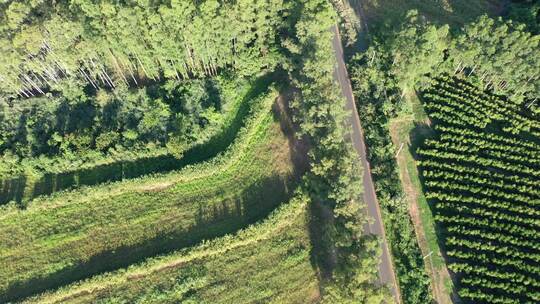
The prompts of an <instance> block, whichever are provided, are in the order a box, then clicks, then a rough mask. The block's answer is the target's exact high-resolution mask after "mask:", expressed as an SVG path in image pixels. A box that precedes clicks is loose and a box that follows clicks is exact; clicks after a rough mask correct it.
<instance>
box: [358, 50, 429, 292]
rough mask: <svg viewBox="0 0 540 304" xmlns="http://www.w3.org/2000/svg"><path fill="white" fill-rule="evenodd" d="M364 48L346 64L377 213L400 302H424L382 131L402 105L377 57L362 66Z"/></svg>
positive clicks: (421, 272) (422, 275)
mask: <svg viewBox="0 0 540 304" xmlns="http://www.w3.org/2000/svg"><path fill="white" fill-rule="evenodd" d="M370 51H374V49H370V50H368V52H366V55H365V56H364V57H363V58H356V59H355V60H356V61H353V62H352V64H351V65H352V73H351V75H352V80H353V87H354V90H355V92H354V93H355V97H356V100H357V102H358V103H357V107H358V113H359V115H360V119H361V121H362V127H363V129H364V132H365V138H366V145H367V146H368V150H367V152H368V158H369V162H370V165H371V174H372V177H373V181H374V183H375V191H376V193H377V198H378V201H379V203H380V206H381V211H382V213H383V219H384V225H385V231H386V237H387V238H388V242H389V245H390V250H391V253H392V256H393V258H394V264H395V266H396V272H397V277H398V280H399V285H400V289H401V294H402V299H403V302H404V303H430V302H431V300H432V299H431V293H430V290H429V278H428V276H427V274H426V272H425V266H424V261H423V260H422V253H421V251H420V248H419V247H418V243H417V240H416V235H415V232H414V227H413V225H412V223H411V219H410V217H409V212H408V203H407V201H406V200H405V198H404V193H403V189H402V186H401V181H400V179H399V175H398V171H397V163H396V160H395V153H396V151H395V148H394V147H393V144H392V141H391V138H390V133H389V130H388V121H389V119H390V118H392V117H395V115H396V114H397V112H398V111H399V110H400V108H401V107H402V106H403V104H402V101H401V99H400V98H399V90H398V89H397V87H396V82H395V81H394V80H393V79H392V78H390V77H387V78H385V77H384V76H383V75H384V69H383V68H382V66H381V61H380V60H374V61H373V62H372V63H370V64H368V63H369V60H370V59H369V57H368V56H369V54H370ZM379 54H381V53H379ZM382 54H384V53H382ZM362 62H364V63H363V64H362ZM382 62H384V61H382ZM368 77H369V78H368ZM367 79H369V80H367ZM387 97H388V98H389V99H386V98H387Z"/></svg>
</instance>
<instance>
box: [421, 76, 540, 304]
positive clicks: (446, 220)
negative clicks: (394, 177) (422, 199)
mask: <svg viewBox="0 0 540 304" xmlns="http://www.w3.org/2000/svg"><path fill="white" fill-rule="evenodd" d="M422 96H423V99H424V100H425V106H426V110H427V112H428V114H429V116H430V117H431V118H433V119H434V120H435V126H434V128H435V131H436V132H437V138H435V139H431V140H427V141H426V142H425V143H424V146H423V147H422V148H421V149H420V150H419V151H418V154H419V155H420V157H421V161H420V163H419V164H420V169H421V171H422V175H423V176H424V179H425V185H426V189H427V192H426V196H427V198H428V199H431V200H433V202H434V206H435V210H436V219H437V220H438V221H439V222H441V223H442V224H443V225H444V227H445V243H446V249H447V254H448V256H449V261H450V265H449V267H450V269H451V270H452V271H455V272H456V273H458V274H460V278H459V284H460V286H461V288H460V295H461V296H462V297H463V298H464V299H468V300H470V301H471V302H477V301H486V302H494V303H536V302H538V301H540V293H539V292H538V290H540V289H539V288H540V281H539V280H538V274H539V273H540V266H539V265H540V263H539V262H540V256H539V254H540V248H539V247H538V244H539V242H540V233H539V232H540V208H539V206H538V202H539V200H540V188H539V187H538V181H539V180H540V133H539V132H540V119H539V118H540V116H538V114H535V113H534V112H533V111H529V110H528V109H527V108H526V107H525V106H523V105H522V104H520V103H516V102H514V101H512V100H508V99H506V98H501V97H500V96H496V95H489V94H486V93H484V92H482V91H481V90H479V89H477V88H475V87H474V86H471V85H470V84H468V83H466V82H463V81H460V80H456V79H452V78H450V77H443V78H440V79H437V82H436V83H435V84H434V85H433V87H432V88H430V89H428V90H426V91H425V92H424V93H423V95H422ZM509 151H510V153H508V152H509Z"/></svg>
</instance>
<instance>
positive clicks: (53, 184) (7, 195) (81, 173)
mask: <svg viewBox="0 0 540 304" xmlns="http://www.w3.org/2000/svg"><path fill="white" fill-rule="evenodd" d="M273 78H274V74H272V73H270V74H267V75H264V76H261V77H259V78H257V79H255V80H251V81H249V82H248V83H249V84H246V85H244V86H241V87H240V88H239V93H238V94H237V95H236V96H227V97H226V98H227V99H228V100H229V102H228V103H227V105H228V106H229V109H228V110H227V111H226V113H224V114H222V116H223V117H221V121H219V122H218V124H219V125H220V126H221V127H220V128H219V132H214V133H209V132H206V134H202V135H201V139H199V140H196V141H195V142H193V143H191V144H190V145H189V146H188V147H187V149H186V150H185V152H184V153H183V155H182V157H181V158H180V159H178V158H176V157H175V156H173V155H171V154H170V153H169V152H168V151H167V149H166V148H162V149H158V150H156V151H153V152H149V153H147V154H146V155H136V156H135V157H134V158H133V157H132V156H127V157H126V156H118V155H117V156H115V157H109V158H107V159H105V160H103V161H101V162H98V163H94V162H92V163H89V164H87V163H85V162H81V164H80V165H79V166H78V168H77V170H58V171H51V170H50V168H49V169H48V170H44V171H43V172H41V170H37V168H35V169H34V170H32V171H31V172H30V171H29V172H26V173H24V174H21V175H18V176H2V177H1V179H0V186H1V187H0V194H1V195H0V204H5V203H8V202H10V201H14V202H17V203H21V202H27V201H29V200H31V199H33V198H36V197H38V196H41V195H50V194H52V193H55V192H59V191H62V190H67V189H74V188H80V187H84V186H94V185H98V184H102V183H107V182H114V181H121V180H125V179H132V178H138V177H142V176H145V175H149V174H156V173H165V172H169V171H173V170H179V169H181V168H183V167H185V166H187V165H189V164H194V163H197V162H201V161H204V160H207V159H210V158H212V157H214V156H216V155H217V154H218V153H219V152H221V151H224V150H226V149H227V147H228V146H229V145H231V143H232V142H233V140H234V138H235V135H236V133H237V132H238V131H239V130H240V128H241V127H242V124H243V122H244V120H245V117H246V115H247V114H248V112H249V109H250V106H251V101H252V100H254V99H256V97H257V96H260V95H261V94H262V93H264V91H265V90H266V89H267V88H268V86H269V85H270V83H271V82H272V81H273ZM230 85H231V84H229V86H230ZM34 171H36V172H34ZM24 204H25V203H23V205H24Z"/></svg>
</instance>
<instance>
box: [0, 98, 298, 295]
mask: <svg viewBox="0 0 540 304" xmlns="http://www.w3.org/2000/svg"><path fill="white" fill-rule="evenodd" d="M276 97H277V92H276V91H274V90H272V91H271V92H268V93H267V94H265V95H264V96H262V97H260V98H259V99H258V100H257V101H256V102H254V107H253V109H252V111H251V114H250V115H249V117H250V118H249V119H248V121H247V122H246V126H245V127H244V128H243V129H242V130H241V131H240V132H239V134H238V136H237V139H236V140H235V142H234V144H233V145H232V146H231V147H230V148H229V149H228V150H227V151H226V152H225V153H223V154H221V155H219V156H218V157H216V158H213V159H212V160H210V161H207V162H203V163H200V164H196V165H193V166H188V167H187V168H185V169H183V170H182V171H179V172H175V173H170V174H166V175H158V176H154V177H149V178H141V179H135V180H131V181H126V182H121V183H113V184H109V185H106V186H103V187H96V188H83V189H80V190H78V191H74V192H66V193H58V194H55V195H53V196H52V197H44V198H39V199H36V200H34V201H32V202H31V203H30V204H29V206H28V208H27V209H26V210H20V209H15V208H6V209H4V210H2V213H1V214H0V219H1V221H0V235H1V236H2V237H1V238H0V249H1V250H0V252H1V253H0V264H2V265H6V267H3V269H2V271H0V294H1V295H2V296H1V300H2V301H6V300H14V299H21V298H24V297H26V296H30V295H32V294H34V293H37V292H41V291H44V290H46V289H49V288H56V287H59V286H62V285H65V284H67V283H71V282H73V281H75V280H79V279H83V278H86V277H89V276H91V275H94V274H97V273H101V272H104V271H109V270H114V269H118V268H121V267H126V266H127V265H129V264H132V263H135V262H138V261H141V260H143V259H144V258H147V257H151V256H155V255H157V254H162V253H166V252H170V251H173V250H176V249H180V248H183V247H186V246H189V245H194V244H196V243H198V242H200V241H201V240H203V239H209V238H213V237H217V236H221V235H224V234H226V233H232V232H234V231H236V230H238V229H240V228H242V227H245V226H247V225H248V224H250V223H254V222H255V221H257V220H259V219H261V218H263V217H264V216H266V215H267V214H268V213H269V212H270V211H271V210H273V209H275V208H276V207H277V206H278V205H279V204H280V203H282V202H284V201H287V200H288V198H289V197H290V195H291V192H292V191H293V189H294V187H295V186H294V184H295V180H296V177H297V176H298V175H299V172H295V170H302V169H301V168H298V167H295V166H294V163H293V158H294V157H295V156H293V155H292V151H294V150H296V148H295V147H294V145H295V142H296V140H294V139H293V137H292V136H291V134H288V135H289V137H287V136H286V135H285V134H284V133H283V131H282V128H283V129H284V130H287V132H292V130H290V126H289V127H287V123H284V122H283V121H287V119H286V118H284V117H283V115H284V113H283V112H282V111H281V112H280V111H274V114H272V111H271V110H270V109H271V106H272V104H273V103H274V101H275V99H276ZM278 108H279V107H278ZM280 116H281V118H282V123H281V125H282V126H281V127H280V123H278V119H279V118H280ZM296 143H297V142H296Z"/></svg>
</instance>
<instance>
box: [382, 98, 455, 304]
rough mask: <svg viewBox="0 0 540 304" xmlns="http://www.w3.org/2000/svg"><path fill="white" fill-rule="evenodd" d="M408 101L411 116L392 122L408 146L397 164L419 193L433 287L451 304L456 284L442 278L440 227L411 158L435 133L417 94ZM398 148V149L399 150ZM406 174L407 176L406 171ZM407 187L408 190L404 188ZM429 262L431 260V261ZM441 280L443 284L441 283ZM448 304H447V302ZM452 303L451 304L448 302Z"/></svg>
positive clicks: (422, 243)
mask: <svg viewBox="0 0 540 304" xmlns="http://www.w3.org/2000/svg"><path fill="white" fill-rule="evenodd" d="M407 99H408V102H410V103H411V108H412V113H411V114H404V115H401V116H399V117H398V118H396V119H394V120H393V121H391V123H390V124H391V125H393V127H394V128H396V129H395V135H396V138H395V140H396V141H397V142H399V143H405V145H404V147H403V149H402V150H401V152H400V154H401V156H402V157H403V159H404V160H405V162H401V161H398V162H397V164H398V166H400V167H402V166H405V167H406V170H403V169H405V168H400V171H401V173H402V174H408V178H409V179H410V183H411V186H412V187H414V191H415V193H416V204H417V206H418V210H419V217H420V221H421V229H422V230H423V231H422V232H423V235H424V237H425V242H419V244H420V246H421V247H424V248H422V252H423V253H424V254H429V252H433V253H432V254H431V256H430V257H429V258H426V264H429V263H432V266H433V268H434V269H433V271H434V272H435V273H431V275H430V277H431V279H432V288H435V286H433V285H434V284H437V282H439V283H442V284H439V286H438V287H439V289H441V288H442V289H443V290H441V291H442V292H443V293H444V295H443V297H444V298H445V299H446V300H448V301H449V299H450V295H451V293H452V291H453V289H454V286H453V282H452V281H451V280H450V279H449V278H448V277H445V278H441V274H442V273H444V272H445V271H446V270H445V268H446V263H445V260H444V258H443V256H442V251H441V248H440V246H439V241H438V236H437V229H438V228H437V226H436V223H435V219H434V217H433V213H432V210H431V207H430V206H429V204H428V202H427V200H426V197H425V196H424V192H423V187H422V183H421V181H420V177H419V174H418V168H417V166H416V161H415V159H414V157H413V155H412V151H411V149H415V147H416V146H417V145H419V144H420V143H421V142H422V141H423V140H424V139H425V138H426V137H429V136H430V135H431V134H432V131H431V130H430V129H429V127H428V126H427V125H426V123H427V119H428V116H427V114H426V113H425V111H424V109H423V107H422V104H421V102H420V100H419V99H418V97H417V96H416V95H414V94H413V95H412V96H409V97H408V98H407ZM398 148H399V146H398V147H396V149H398ZM404 171H406V173H405V172H404ZM404 188H406V187H404ZM428 259H429V260H428ZM441 280H442V282H440V281H441ZM444 303H446V302H444ZM448 303H449V302H448Z"/></svg>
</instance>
